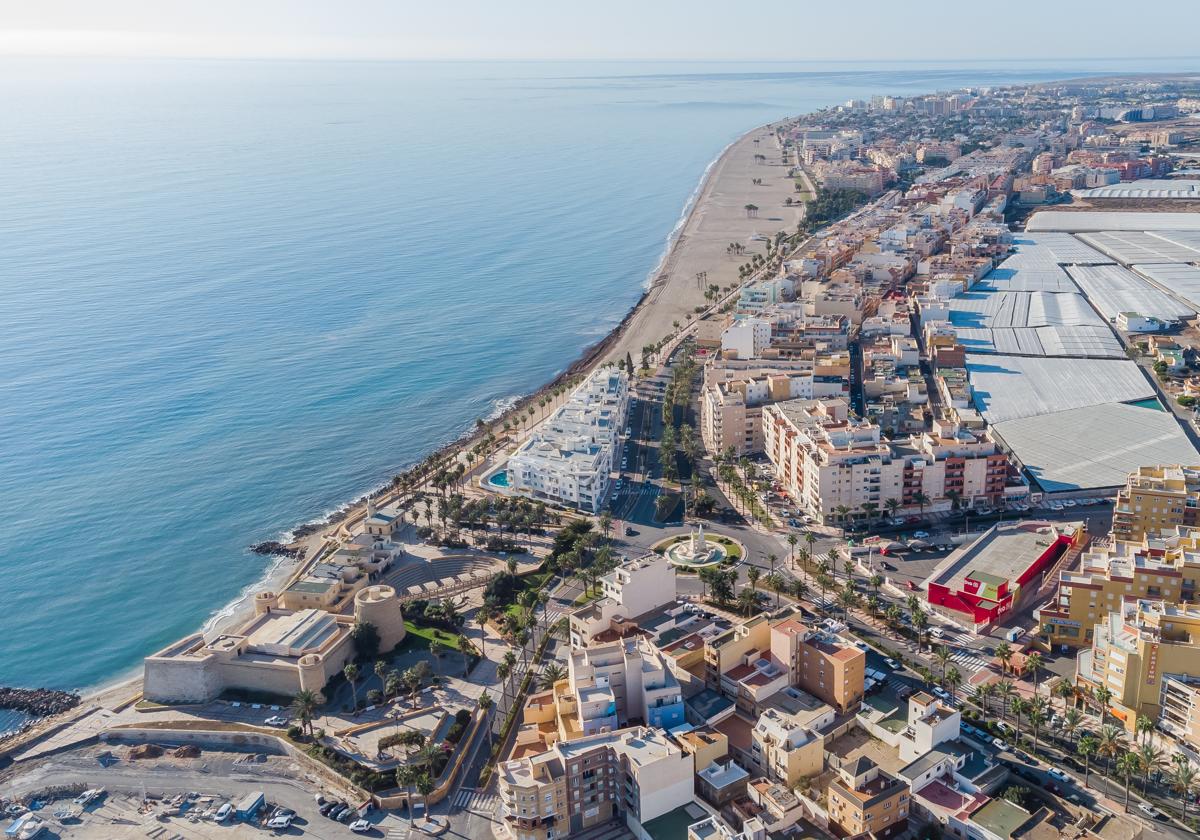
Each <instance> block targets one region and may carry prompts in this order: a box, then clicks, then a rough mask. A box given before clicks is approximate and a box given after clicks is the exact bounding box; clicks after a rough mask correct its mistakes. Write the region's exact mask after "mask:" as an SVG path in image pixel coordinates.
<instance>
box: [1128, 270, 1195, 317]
mask: <svg viewBox="0 0 1200 840" xmlns="http://www.w3.org/2000/svg"><path fill="white" fill-rule="evenodd" d="M1133 268H1134V270H1135V271H1136V272H1137V273H1138V274H1141V275H1143V276H1145V277H1149V278H1150V279H1151V280H1153V281H1154V282H1155V283H1157V284H1158V285H1160V286H1162V287H1163V288H1164V289H1168V290H1169V291H1170V292H1171V293H1172V294H1174V295H1176V296H1178V297H1180V298H1182V299H1184V300H1186V301H1187V302H1188V303H1191V304H1193V305H1195V306H1196V307H1197V310H1200V268H1197V267H1196V266H1194V265H1185V264H1183V263H1160V264H1159V265H1135V266H1134V267H1133Z"/></svg>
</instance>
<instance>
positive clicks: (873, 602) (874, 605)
mask: <svg viewBox="0 0 1200 840" xmlns="http://www.w3.org/2000/svg"><path fill="white" fill-rule="evenodd" d="M880 603H881V602H880V600H879V596H878V595H876V594H875V593H874V592H872V593H871V594H870V595H868V596H867V614H868V615H869V616H871V618H874V617H875V616H876V615H878V614H879V604H880Z"/></svg>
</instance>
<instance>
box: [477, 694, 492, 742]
mask: <svg viewBox="0 0 1200 840" xmlns="http://www.w3.org/2000/svg"><path fill="white" fill-rule="evenodd" d="M475 702H476V703H478V704H479V711H480V712H482V714H481V715H480V716H479V717H480V721H485V720H487V716H488V712H490V711H491V710H492V706H494V705H495V702H494V701H493V700H492V695H490V694H488V693H487V692H486V691H485V692H483V693H482V694H480V695H479V699H478V700H476V701H475ZM486 728H487V738H488V752H489V753H490V752H491V749H492V727H490V726H488V727H486Z"/></svg>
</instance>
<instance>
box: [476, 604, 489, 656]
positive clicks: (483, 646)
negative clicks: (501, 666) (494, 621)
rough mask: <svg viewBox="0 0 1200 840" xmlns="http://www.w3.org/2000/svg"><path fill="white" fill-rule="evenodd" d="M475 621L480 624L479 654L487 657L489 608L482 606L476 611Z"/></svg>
mask: <svg viewBox="0 0 1200 840" xmlns="http://www.w3.org/2000/svg"><path fill="white" fill-rule="evenodd" d="M475 623H476V624H478V625H479V656H480V657H481V658H483V659H487V623H488V614H487V610H485V609H483V608H482V607H481V608H480V609H479V610H478V611H476V613H475Z"/></svg>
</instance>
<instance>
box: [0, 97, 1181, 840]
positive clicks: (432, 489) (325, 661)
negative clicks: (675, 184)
mask: <svg viewBox="0 0 1200 840" xmlns="http://www.w3.org/2000/svg"><path fill="white" fill-rule="evenodd" d="M255 550H256V551H258V552H260V553H263V554H270V555H275V556H278V557H281V558H283V561H282V562H280V563H279V564H278V567H277V570H276V571H275V572H274V573H273V574H272V575H271V576H270V578H269V579H268V580H267V581H265V582H264V583H263V585H262V588H261V589H260V590H259V591H257V592H254V593H253V594H252V596H251V597H249V598H248V599H247V600H246V602H245V603H244V604H243V605H241V607H240V608H239V609H236V610H233V611H231V613H230V614H229V615H227V616H224V617H223V618H222V620H221V621H220V622H219V623H218V624H216V625H214V626H212V627H208V628H205V629H204V630H202V631H200V632H196V633H193V634H190V635H188V636H186V637H185V638H183V639H179V640H176V641H174V642H172V643H171V644H169V645H167V646H165V647H163V648H162V649H161V650H157V651H153V652H150V653H149V655H148V656H146V658H145V660H144V664H143V668H142V673H141V675H140V677H139V678H138V679H136V680H134V681H132V682H125V683H122V684H120V685H118V686H114V687H112V688H109V689H106V690H104V691H102V692H99V693H97V694H95V695H93V696H89V697H84V698H82V699H81V698H79V697H77V696H75V695H71V694H66V693H63V692H53V691H48V690H37V689H33V690H30V689H15V688H14V689H0V707H3V708H10V709H16V710H18V711H21V712H25V713H28V714H30V715H31V716H33V717H32V719H31V721H30V722H29V723H28V724H27V725H26V726H24V727H23V728H22V729H21V731H19V732H15V733H12V734H10V735H8V736H6V737H5V738H4V739H3V740H0V812H2V815H3V816H4V817H5V818H6V819H7V820H8V821H9V822H7V823H6V825H7V828H6V836H10V837H16V838H20V840H26V839H27V838H33V837H37V836H39V835H41V834H42V833H43V832H46V833H47V834H49V833H53V834H55V835H57V836H61V837H99V836H103V837H119V838H125V837H129V838H133V837H139V838H140V837H143V836H149V837H168V836H172V837H204V838H207V837H216V836H220V835H228V834H233V835H234V836H257V832H260V831H263V830H272V831H276V832H279V833H291V834H296V833H303V834H312V835H313V836H317V837H330V836H343V835H345V834H348V833H361V834H367V835H374V836H378V837H388V838H409V837H412V838H416V837H419V836H422V835H427V836H433V837H436V836H442V835H448V836H457V837H470V838H488V837H495V838H497V840H565V839H566V838H572V839H573V840H623V838H638V840H765V838H781V837H803V838H813V840H825V839H826V838H839V839H840V838H864V837H871V838H896V840H899V839H900V838H913V840H935V839H936V838H943V837H947V836H950V837H954V838H959V840H967V838H970V840H1019V838H1030V840H1043V839H1044V840H1050V838H1073V840H1084V839H1085V838H1086V840H1142V838H1151V837H1158V836H1169V837H1172V838H1185V837H1194V836H1195V835H1196V832H1197V831H1198V830H1200V606H1198V605H1197V594H1196V593H1197V587H1198V585H1200V80H1198V79H1196V78H1193V77H1186V76H1146V77H1136V78H1134V77H1129V78H1121V77H1117V78H1109V79H1088V80H1078V81H1067V82H1053V83H1045V84H1035V85H1019V86H1003V87H991V88H989V87H979V88H969V89H961V90H953V91H944V92H939V93H932V94H928V95H921V96H905V97H899V96H884V95H881V96H876V97H872V98H871V99H870V100H865V101H860V100H852V101H849V102H846V103H844V104H843V105H840V106H838V107H834V108H828V109H824V110H821V111H818V112H815V113H812V114H808V115H805V116H802V117H797V118H790V119H785V120H781V121H778V122H775V123H772V124H769V125H765V126H760V127H758V128H756V129H754V130H752V131H750V132H749V133H747V134H746V135H745V136H743V137H741V138H739V139H738V140H737V141H735V142H734V143H732V144H731V145H730V146H729V147H728V148H727V149H726V150H725V152H724V153H723V154H722V155H721V157H720V158H719V159H718V160H717V161H716V162H715V163H714V164H713V166H712V167H711V168H710V171H709V172H708V175H707V177H706V179H705V181H704V183H703V185H702V187H701V190H700V192H699V194H698V196H697V198H696V201H695V203H694V205H693V206H692V207H691V209H690V212H689V214H688V216H687V218H686V219H685V220H684V223H683V224H682V226H681V228H680V230H679V232H678V236H677V237H676V239H675V241H674V242H672V243H671V246H670V248H669V249H668V252H667V254H666V256H665V258H664V260H663V262H662V264H661V265H660V266H659V267H658V269H657V271H656V272H655V274H654V276H653V279H652V282H651V283H650V285H649V288H648V289H647V291H646V293H645V294H644V295H643V297H642V299H641V300H640V301H639V303H638V305H637V306H636V307H635V308H634V309H633V310H632V311H631V312H630V314H629V315H628V317H627V318H626V319H625V320H624V321H623V322H622V324H621V325H620V326H619V327H618V328H617V329H616V330H615V331H614V332H613V333H612V334H611V335H609V336H608V337H606V338H605V339H604V340H603V341H601V342H600V343H599V344H597V345H595V346H593V347H590V348H587V349H586V350H585V351H584V353H583V355H582V356H581V357H580V358H579V359H578V360H577V361H576V362H575V363H574V364H572V365H570V366H569V367H568V368H566V370H565V371H564V373H563V374H562V375H561V376H559V377H558V378H557V379H555V380H554V381H553V382H551V383H549V384H548V385H547V386H545V387H544V388H543V389H541V390H539V391H538V392H537V393H535V394H532V395H529V396H527V397H525V398H523V399H522V400H520V401H518V402H517V403H516V404H515V405H514V406H513V407H512V408H510V409H509V410H507V411H506V412H505V413H504V414H503V415H502V416H500V417H496V418H481V419H479V420H478V421H477V422H476V424H475V428H474V429H473V430H472V432H471V433H470V434H468V435H466V436H464V437H463V438H462V439H460V440H457V441H454V442H453V443H450V444H447V445H446V446H445V447H443V448H442V449H440V450H439V451H437V452H435V453H433V454H431V455H430V456H429V457H427V458H425V459H424V460H423V461H422V462H420V463H419V464H417V465H415V466H414V467H412V468H411V469H409V470H407V471H405V472H404V473H402V474H400V475H397V476H396V477H395V478H394V479H393V480H392V481H391V482H389V483H388V485H387V486H385V487H383V488H381V489H379V490H377V491H375V492H373V493H371V494H369V495H368V496H367V497H364V498H363V499H360V500H358V501H357V502H355V503H354V504H352V505H349V506H347V507H345V508H344V509H342V510H341V511H339V512H338V513H337V514H335V515H334V516H332V517H331V518H330V519H329V520H328V521H325V522H321V523H315V524H311V525H307V526H304V527H302V528H299V529H297V530H296V532H295V533H294V534H293V535H292V538H291V539H290V541H289V542H287V543H286V544H284V543H280V542H268V543H263V544H261V545H259V546H256V547H255Z"/></svg>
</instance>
